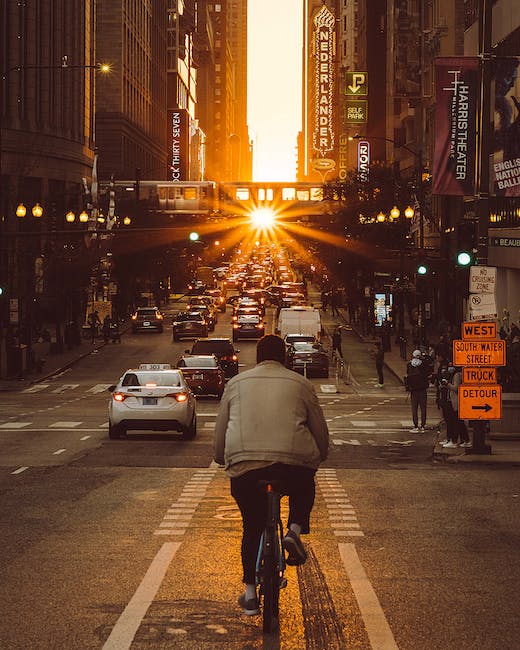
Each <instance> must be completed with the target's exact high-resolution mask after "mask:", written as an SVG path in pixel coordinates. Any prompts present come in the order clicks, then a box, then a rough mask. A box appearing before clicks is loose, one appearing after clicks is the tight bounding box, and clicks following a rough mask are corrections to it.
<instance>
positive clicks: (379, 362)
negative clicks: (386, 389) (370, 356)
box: [374, 341, 385, 388]
mask: <svg viewBox="0 0 520 650" xmlns="http://www.w3.org/2000/svg"><path fill="white" fill-rule="evenodd" d="M374 357H375V361H376V371H377V380H378V384H377V385H378V387H379V388H383V386H384V383H385V378H384V377H383V365H384V363H385V353H384V350H383V346H382V345H381V343H379V341H378V342H377V343H376V344H375V350H374Z"/></svg>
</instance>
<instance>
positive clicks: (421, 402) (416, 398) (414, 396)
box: [410, 388, 428, 427]
mask: <svg viewBox="0 0 520 650" xmlns="http://www.w3.org/2000/svg"><path fill="white" fill-rule="evenodd" d="M410 399H411V402H412V420H413V425H414V427H417V426H419V409H420V410H421V426H422V427H424V426H425V425H426V405H427V402H428V394H427V392H426V388H422V389H421V390H412V391H411V393H410Z"/></svg>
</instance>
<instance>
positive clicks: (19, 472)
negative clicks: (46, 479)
mask: <svg viewBox="0 0 520 650" xmlns="http://www.w3.org/2000/svg"><path fill="white" fill-rule="evenodd" d="M26 469H29V467H19V468H18V469H15V470H14V472H11V474H21V473H22V472H25V470H26Z"/></svg>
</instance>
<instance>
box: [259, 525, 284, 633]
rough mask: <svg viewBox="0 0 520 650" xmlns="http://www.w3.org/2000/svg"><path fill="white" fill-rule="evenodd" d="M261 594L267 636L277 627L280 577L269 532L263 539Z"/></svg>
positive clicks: (275, 547)
mask: <svg viewBox="0 0 520 650" xmlns="http://www.w3.org/2000/svg"><path fill="white" fill-rule="evenodd" d="M266 533H267V531H266ZM262 592H263V595H264V607H263V629H264V632H266V633H268V634H269V633H272V632H276V630H277V629H278V625H279V623H278V603H279V599H280V575H279V569H278V557H277V545H276V535H275V531H269V535H268V536H267V535H266V539H265V546H264V566H263V582H262Z"/></svg>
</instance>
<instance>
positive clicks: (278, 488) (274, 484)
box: [258, 478, 285, 494]
mask: <svg viewBox="0 0 520 650" xmlns="http://www.w3.org/2000/svg"><path fill="white" fill-rule="evenodd" d="M258 485H259V486H260V487H262V488H264V489H265V491H266V492H278V493H279V494H282V492H283V488H284V485H285V482H284V481H283V480H282V479H277V478H271V479H268V478H267V479H266V478H263V479H259V481H258ZM268 486H271V490H269V489H268Z"/></svg>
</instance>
